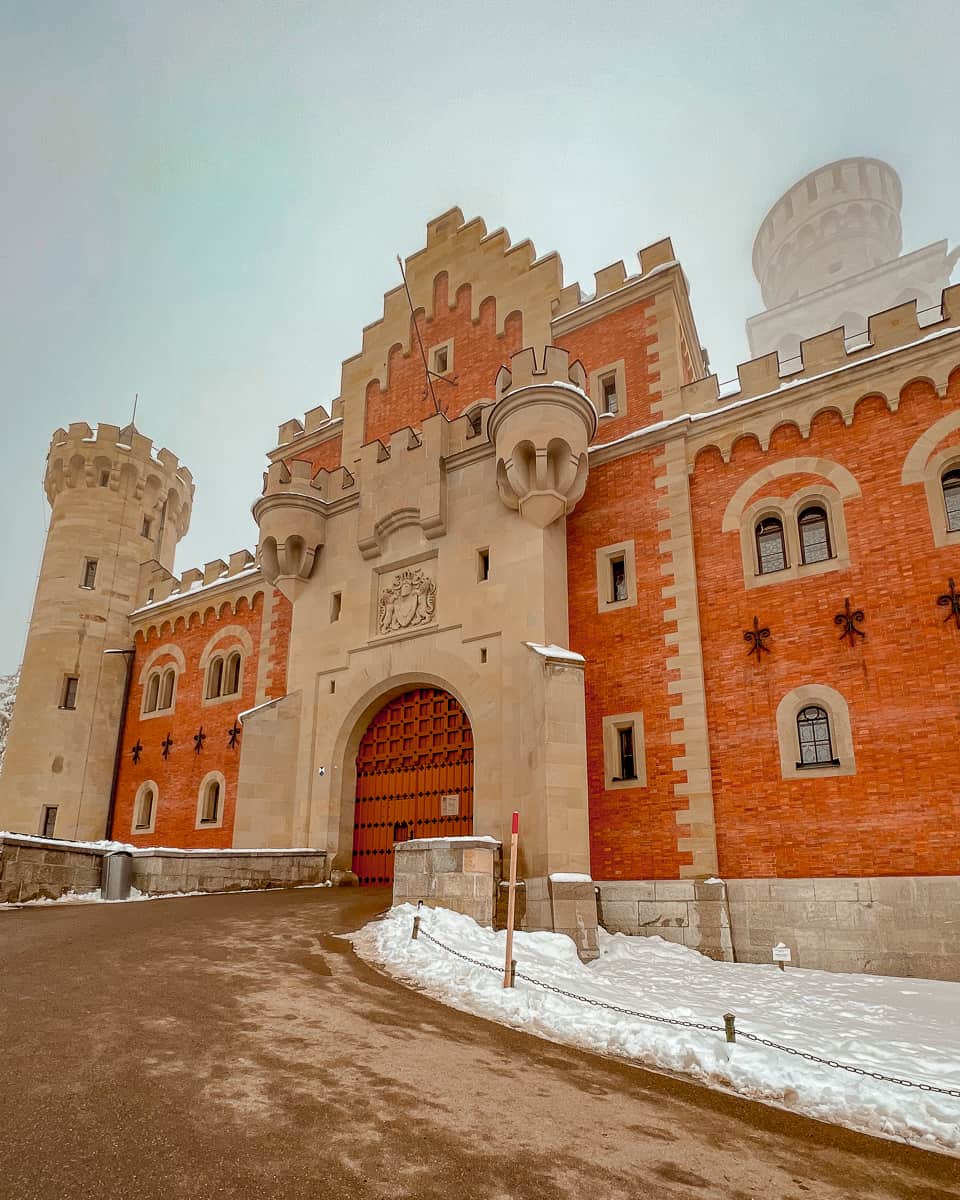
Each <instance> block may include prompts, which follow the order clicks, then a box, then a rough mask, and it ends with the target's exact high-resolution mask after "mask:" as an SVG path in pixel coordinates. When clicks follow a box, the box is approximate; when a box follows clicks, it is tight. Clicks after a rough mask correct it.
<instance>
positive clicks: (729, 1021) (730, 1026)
mask: <svg viewBox="0 0 960 1200" xmlns="http://www.w3.org/2000/svg"><path fill="white" fill-rule="evenodd" d="M736 1019H737V1018H736V1017H735V1016H734V1015H733V1013H724V1014H723V1026H724V1030H725V1032H726V1035H727V1041H728V1042H735V1041H736V1040H737V1029H736V1025H735V1024H734V1022H735V1021H736Z"/></svg>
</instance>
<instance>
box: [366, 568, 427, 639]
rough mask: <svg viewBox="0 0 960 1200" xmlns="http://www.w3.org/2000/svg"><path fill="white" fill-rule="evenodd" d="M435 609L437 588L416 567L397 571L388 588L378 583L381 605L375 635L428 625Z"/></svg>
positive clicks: (382, 580) (382, 582)
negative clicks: (376, 633)
mask: <svg viewBox="0 0 960 1200" xmlns="http://www.w3.org/2000/svg"><path fill="white" fill-rule="evenodd" d="M436 607H437V585H436V583H435V582H434V581H433V580H432V579H431V578H430V576H429V575H427V574H426V573H425V572H424V571H423V570H421V569H420V568H419V567H409V568H407V569H406V570H404V571H398V572H397V574H396V575H394V577H393V579H392V580H391V581H390V583H389V584H388V583H387V582H386V580H385V579H381V583H380V605H379V611H378V613H377V632H378V633H395V632H397V631H398V630H400V629H413V628H415V627H416V626H417V625H427V624H429V623H430V622H431V621H432V620H433V617H434V613H435V612H436Z"/></svg>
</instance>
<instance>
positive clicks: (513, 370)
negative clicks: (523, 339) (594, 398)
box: [496, 346, 587, 400]
mask: <svg viewBox="0 0 960 1200" xmlns="http://www.w3.org/2000/svg"><path fill="white" fill-rule="evenodd" d="M555 383H560V384H563V385H565V386H566V385H567V384H572V385H573V386H574V387H575V388H578V389H579V390H580V391H581V392H583V394H584V395H586V394H587V373H586V371H585V370H584V367H583V363H582V362H580V360H579V359H576V360H575V361H574V362H572V363H571V362H570V355H569V353H568V352H567V351H566V350H561V349H560V347H559V346H545V347H544V350H543V357H542V365H541V364H540V363H538V362H537V355H536V351H535V350H534V348H533V347H532V346H527V347H526V348H525V349H523V350H520V351H519V352H518V353H516V354H514V355H512V356H511V358H510V366H509V367H501V368H500V370H499V371H498V372H497V381H496V391H497V399H498V400H500V399H502V397H504V396H505V395H506V394H507V393H508V392H517V391H519V390H520V389H521V388H528V387H537V386H543V385H544V384H548V385H549V384H555Z"/></svg>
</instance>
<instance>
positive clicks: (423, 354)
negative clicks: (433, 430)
mask: <svg viewBox="0 0 960 1200" xmlns="http://www.w3.org/2000/svg"><path fill="white" fill-rule="evenodd" d="M397 264H398V266H399V267H400V274H401V276H402V277H403V290H404V291H405V292H406V293H407V303H408V304H409V305H410V316H411V317H412V318H413V328H414V329H415V330H416V334H417V345H418V346H419V347H420V357H421V358H422V359H423V370H424V374H425V375H426V377H427V387H428V388H429V389H430V399H431V400H432V401H433V407H434V410H435V411H436V412H440V405H439V403H438V402H437V395H436V392H434V390H433V372H432V371H431V370H430V367H429V366H428V365H427V352H426V350H424V348H423V338H422V337H421V336H420V326H419V324H418V322H417V314H416V313H415V312H414V309H413V297H412V296H411V295H410V288H409V285H408V284H407V273H406V271H405V270H404V269H403V259H402V258H401V257H400V255H399V254H398V255H397Z"/></svg>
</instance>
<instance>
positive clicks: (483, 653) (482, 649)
mask: <svg viewBox="0 0 960 1200" xmlns="http://www.w3.org/2000/svg"><path fill="white" fill-rule="evenodd" d="M486 661H487V648H486V646H481V647H480V662H481V663H485V662H486Z"/></svg>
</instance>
